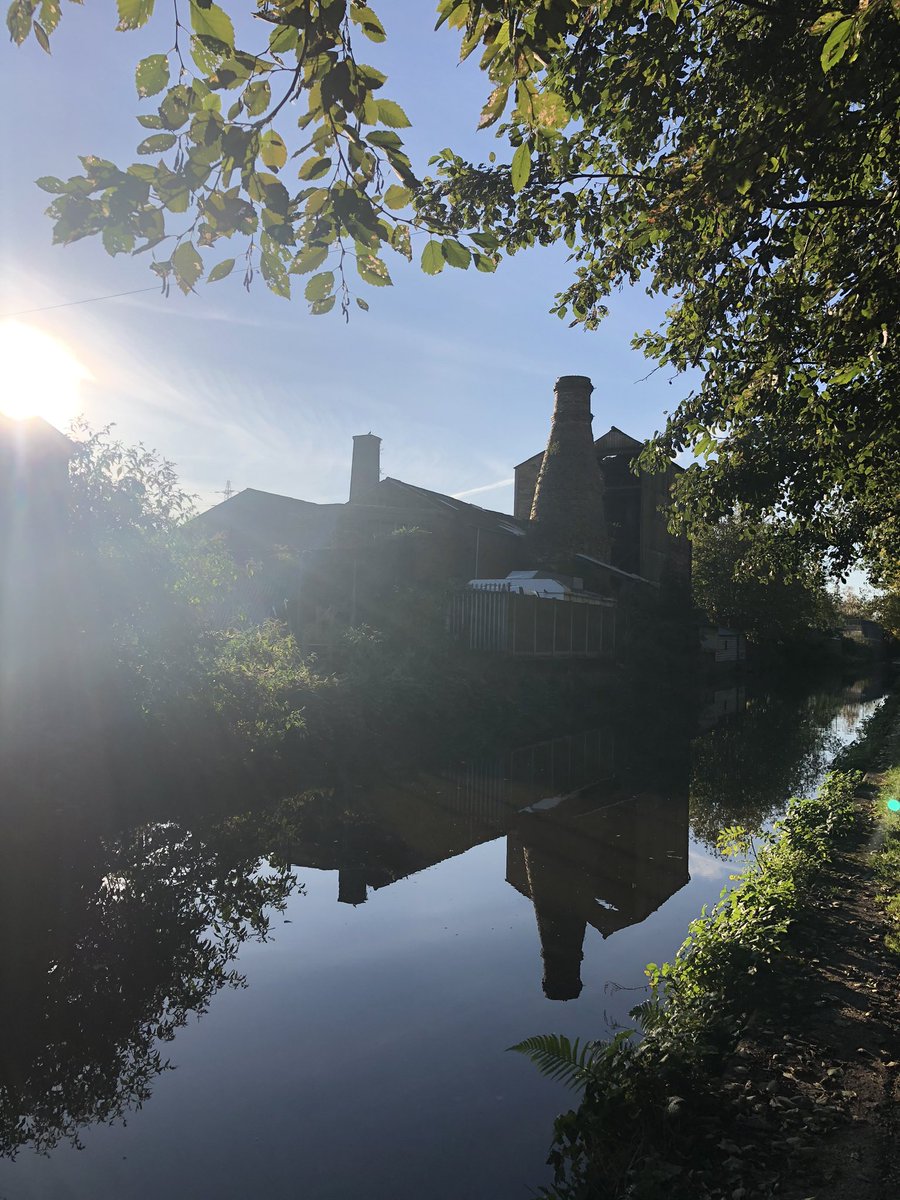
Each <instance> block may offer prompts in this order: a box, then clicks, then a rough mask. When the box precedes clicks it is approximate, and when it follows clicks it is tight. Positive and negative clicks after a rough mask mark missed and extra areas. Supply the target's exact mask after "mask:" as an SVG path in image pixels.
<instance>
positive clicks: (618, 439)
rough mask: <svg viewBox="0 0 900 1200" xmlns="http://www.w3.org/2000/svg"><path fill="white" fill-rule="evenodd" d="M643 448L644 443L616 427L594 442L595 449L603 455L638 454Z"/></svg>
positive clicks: (610, 428) (611, 427) (612, 426)
mask: <svg viewBox="0 0 900 1200" xmlns="http://www.w3.org/2000/svg"><path fill="white" fill-rule="evenodd" d="M643 446H644V443H643V442H639V441H638V440H637V438H633V437H632V436H631V435H630V434H628V433H623V432H622V430H621V429H619V428H618V427H617V426H615V425H611V426H610V427H609V429H608V430H607V431H606V433H604V434H603V435H602V437H598V438H597V439H596V441H595V442H594V449H595V450H599V451H600V453H601V454H625V453H630V454H636V453H637V452H638V450H642V449H643Z"/></svg>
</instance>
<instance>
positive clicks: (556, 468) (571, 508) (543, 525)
mask: <svg viewBox="0 0 900 1200" xmlns="http://www.w3.org/2000/svg"><path fill="white" fill-rule="evenodd" d="M593 390H594V388H593V385H592V384H591V381H590V379H588V377H587V375H561V376H560V377H559V379H557V381H556V387H555V389H554V392H555V397H556V403H555V405H554V408H553V420H552V422H551V425H550V438H549V441H548V442H547V449H546V450H545V451H544V459H543V462H542V463H541V470H540V474H539V475H538V480H537V486H536V487H535V490H534V503H533V505H532V508H531V528H532V534H533V540H534V545H535V549H536V551H537V552H538V554H539V555H540V556H541V558H542V559H544V560H545V561H547V562H554V561H560V562H561V561H564V560H566V559H568V558H571V556H572V555H573V554H589V555H591V557H593V558H599V559H601V560H602V561H603V562H606V561H608V558H609V535H608V533H607V528H606V514H605V511H604V506H603V476H602V474H601V473H600V467H599V466H598V464H597V454H596V451H595V450H594V435H593V431H592V429H591V421H592V419H593V418H592V413H591V392H592V391H593Z"/></svg>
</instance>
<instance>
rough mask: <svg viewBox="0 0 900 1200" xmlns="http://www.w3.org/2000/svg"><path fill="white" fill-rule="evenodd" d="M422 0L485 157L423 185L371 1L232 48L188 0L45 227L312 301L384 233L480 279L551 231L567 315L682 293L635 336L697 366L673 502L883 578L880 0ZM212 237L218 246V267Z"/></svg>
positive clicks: (884, 77)
mask: <svg viewBox="0 0 900 1200" xmlns="http://www.w3.org/2000/svg"><path fill="white" fill-rule="evenodd" d="M118 7H119V24H118V28H119V29H121V30H124V31H127V30H129V29H134V28H137V27H139V26H141V25H144V24H145V23H146V22H147V21H149V20H150V18H151V16H152V15H153V0H118ZM234 7H235V9H236V10H238V9H239V8H241V7H242V6H239V5H235V6H234ZM437 12H438V23H439V24H441V23H447V24H449V25H450V26H452V27H453V28H454V29H456V30H458V31H459V35H460V39H461V53H462V55H463V57H467V56H468V55H470V54H472V53H475V52H478V53H479V54H480V63H481V67H482V69H483V70H484V72H485V73H486V75H487V77H488V89H489V95H488V98H487V100H486V103H485V106H484V108H483V110H482V112H481V114H480V119H479V124H480V125H481V126H482V127H485V128H486V127H488V126H496V130H497V133H498V136H499V138H500V139H501V145H500V147H499V152H498V154H497V155H489V156H486V157H487V158H488V161H487V162H485V163H481V164H474V163H470V162H467V161H465V160H464V159H463V158H462V157H460V156H459V155H457V154H454V153H453V152H452V151H451V150H449V149H447V150H443V151H441V152H440V153H439V154H437V155H436V156H435V158H433V159H432V161H431V163H430V170H431V175H430V176H428V175H424V174H421V173H417V172H416V170H414V168H413V165H412V163H411V161H410V159H409V157H408V155H407V153H406V151H405V149H404V144H403V141H402V138H401V135H400V133H399V132H398V130H402V129H403V128H405V127H406V126H408V125H409V119H408V117H407V115H406V113H405V112H404V110H403V108H402V107H400V105H399V104H397V102H396V101H394V100H392V99H389V98H388V97H387V96H386V95H385V94H384V85H385V83H386V82H387V81H386V79H385V76H384V74H383V73H382V72H380V71H379V70H378V69H377V68H376V67H374V66H369V65H367V64H366V63H364V62H363V60H362V58H361V57H360V54H361V50H360V47H361V46H365V45H366V43H367V42H369V43H376V44H377V43H380V42H382V41H384V39H385V37H386V36H387V35H386V32H385V28H384V26H383V25H382V23H381V21H380V20H379V18H378V17H377V15H376V14H375V12H374V10H373V9H372V8H371V7H370V6H369V5H368V4H366V3H364V2H362V0H283V2H281V3H270V2H268V0H266V2H265V3H261V4H259V5H258V6H257V7H254V6H253V5H251V6H250V9H249V10H248V15H252V16H254V17H256V18H258V20H257V21H255V22H253V23H252V24H251V25H250V26H249V28H250V29H251V30H255V31H260V30H263V29H265V30H267V31H268V32H267V33H266V34H264V35H261V34H259V33H258V34H257V39H258V44H255V45H253V46H252V48H250V49H247V48H245V46H249V45H250V42H252V40H253V39H252V37H251V38H250V39H249V41H246V42H244V38H245V36H247V35H245V32H244V30H245V26H246V22H243V23H242V22H240V21H239V22H238V27H239V29H240V31H241V36H240V39H239V38H237V37H236V35H235V24H234V22H233V20H232V17H231V16H230V15H229V14H228V13H227V12H226V10H225V9H224V8H222V7H220V6H219V5H218V4H216V3H214V2H212V0H188V3H186V4H184V5H182V7H181V8H178V7H176V9H175V13H174V17H173V16H172V15H171V12H169V13H167V14H166V15H165V16H163V15H158V16H157V18H156V20H157V22H158V23H159V24H160V27H161V28H165V25H166V23H167V22H168V28H169V29H170V30H171V29H172V25H173V22H174V37H173V44H172V45H171V48H170V49H168V50H166V49H165V48H163V50H162V51H161V52H160V53H157V54H152V55H150V56H149V57H147V58H144V59H143V60H142V61H141V62H140V63H139V64H138V65H137V70H136V76H135V83H136V88H137V92H138V95H139V97H141V98H142V99H147V100H148V101H149V105H150V111H146V112H144V113H142V114H141V115H140V116H139V117H138V120H139V122H140V123H141V125H142V126H143V127H144V130H145V132H146V136H145V137H144V138H143V140H142V141H141V143H140V145H139V146H138V153H139V155H140V156H141V159H142V161H139V162H136V163H133V164H131V165H129V166H127V167H125V168H120V167H118V166H115V165H114V164H113V163H110V162H107V161H104V160H101V159H98V158H91V157H88V158H85V159H83V160H82V164H83V173H82V174H80V175H76V176H73V177H72V178H70V179H68V180H63V179H56V178H50V177H48V178H44V179H42V180H40V181H39V182H40V184H41V186H42V187H44V188H45V190H47V191H49V192H50V193H52V194H54V195H55V197H56V198H55V199H54V201H53V203H52V204H51V206H50V209H49V212H50V215H51V217H52V219H53V221H54V236H55V238H56V240H58V241H60V242H68V241H72V240H75V239H77V238H81V237H86V236H93V235H97V236H100V237H101V238H102V240H103V243H104V245H105V247H106V249H107V250H108V251H109V252H110V253H112V254H117V253H140V252H142V251H150V253H151V255H152V258H151V267H152V269H153V270H154V271H155V272H156V274H157V275H158V276H159V277H160V278H161V281H162V284H163V286H164V287H165V288H168V287H169V285H170V283H171V282H172V281H174V282H175V283H177V284H178V286H180V287H181V288H182V289H184V290H185V291H189V290H191V289H192V288H194V287H195V285H196V284H197V283H198V282H199V281H200V280H201V278H203V276H204V274H205V275H206V278H207V279H208V280H209V281H212V282H214V281H216V280H218V279H222V278H224V277H225V276H226V275H228V274H229V273H230V272H231V271H232V270H233V269H234V268H235V265H236V263H237V261H238V256H239V255H240V256H241V262H242V270H243V273H244V282H245V284H246V285H247V286H248V287H249V286H250V283H251V282H252V280H253V278H254V276H255V275H256V273H257V272H259V273H261V275H262V276H263V279H264V280H265V282H266V284H267V285H268V286H269V287H270V288H271V289H272V290H273V291H275V292H276V293H278V294H279V295H283V296H287V295H289V294H290V290H291V284H292V281H293V279H294V278H296V277H297V276H300V277H304V276H308V277H309V278H308V280H307V281H306V283H305V285H304V293H305V296H306V299H307V300H308V302H309V303H310V306H311V309H312V311H313V312H314V313H325V312H328V311H331V310H332V309H334V308H336V307H337V308H339V309H340V310H341V311H343V312H344V313H345V314H346V313H347V312H348V311H349V308H350V305H351V303H352V300H353V299H354V296H353V295H352V293H351V283H352V281H353V278H354V277H353V272H352V269H351V268H352V266H353V264H354V263H355V268H356V275H357V276H358V277H359V279H360V280H361V281H362V282H364V283H366V284H369V285H371V286H374V287H380V286H385V285H387V284H389V283H390V282H391V280H390V274H389V270H388V266H387V263H386V261H385V260H386V252H387V251H393V252H395V253H399V254H401V255H403V256H404V257H406V258H412V256H413V237H414V236H416V235H417V234H421V239H422V240H423V242H424V244H423V245H422V247H421V251H420V262H421V266H422V268H423V270H424V271H426V272H427V273H430V274H436V273H437V272H439V271H441V270H443V268H444V267H445V266H446V265H450V266H453V267H458V268H466V267H469V266H470V265H472V264H474V265H475V266H476V267H477V268H478V269H480V270H483V271H493V270H494V269H495V267H496V265H497V263H498V262H499V259H500V256H501V254H502V253H504V252H505V253H515V252H517V251H520V250H522V249H525V248H527V247H530V246H532V245H535V244H549V243H555V242H559V241H562V242H564V243H565V244H566V245H567V246H568V247H569V248H570V250H571V260H572V262H573V270H574V275H573V279H572V282H571V283H570V284H569V286H568V287H567V288H566V289H565V290H564V291H563V292H562V293H561V294H560V295H558V296H557V297H556V300H555V302H554V311H556V312H557V313H558V314H559V316H560V317H562V318H565V319H567V320H569V321H571V322H572V323H573V324H580V325H582V326H584V327H585V328H587V329H592V328H594V327H595V326H596V325H597V324H598V322H599V321H600V320H601V319H602V318H603V316H604V315H605V313H606V306H607V302H608V301H609V298H610V296H611V295H612V294H613V293H615V292H616V290H617V289H619V288H621V287H622V286H623V285H625V284H635V283H641V284H643V285H644V286H645V287H646V288H647V289H648V290H649V291H650V292H651V293H660V294H663V295H665V296H666V297H667V298H668V300H669V301H670V305H671V306H670V308H669V309H668V312H667V315H666V317H665V319H664V321H663V323H662V325H661V327H660V328H659V329H657V330H650V331H647V332H646V333H643V334H641V335H639V336H637V337H636V339H635V344H636V345H637V346H638V347H640V348H641V349H642V350H643V351H644V352H645V353H646V354H647V355H648V356H649V357H650V358H651V360H653V361H655V362H656V364H657V366H658V367H659V368H662V369H665V370H668V371H671V372H672V373H673V375H679V374H682V373H684V372H688V371H690V370H691V369H696V370H697V371H699V372H700V382H699V384H698V385H697V386H695V387H693V388H692V389H691V390H689V391H688V392H687V394H686V395H684V396H683V398H682V399H681V401H680V403H679V404H678V406H677V407H676V408H674V409H673V411H672V413H671V414H670V415H668V420H667V423H666V425H665V427H664V429H662V430H661V431H660V433H659V434H658V435H657V436H656V437H655V438H654V439H653V441H652V442H651V445H650V446H649V448H648V449H647V451H646V452H645V455H644V463H645V465H651V466H652V465H658V464H659V463H660V462H661V461H662V460H667V459H668V458H669V457H670V456H671V455H672V454H675V453H678V452H680V451H684V450H687V449H692V450H693V451H694V452H695V453H696V454H698V455H699V459H700V460H701V461H698V462H697V463H695V464H694V465H692V466H691V467H689V469H688V470H687V471H686V472H685V473H684V474H683V475H682V476H681V477H680V479H679V481H678V485H677V488H676V491H675V496H674V500H675V504H674V510H673V512H674V519H675V520H686V521H687V522H688V523H689V524H693V525H694V526H695V527H697V526H702V525H704V524H708V523H710V522H713V521H715V520H716V519H718V518H719V517H721V516H722V515H724V514H727V513H729V512H730V511H731V510H732V509H733V507H734V505H735V504H736V503H740V504H741V506H742V511H743V512H744V513H745V514H746V515H747V516H748V517H750V518H753V519H756V520H766V521H769V522H771V523H774V524H776V525H777V526H779V528H780V529H782V530H784V531H785V532H787V533H789V534H790V535H791V536H793V537H795V538H797V539H798V540H800V541H802V542H803V543H804V547H805V549H806V550H807V551H809V552H810V553H817V554H820V555H824V556H826V557H827V559H828V560H829V562H830V564H831V566H832V567H833V568H834V569H835V570H837V571H841V570H843V569H845V568H846V567H847V566H848V565H849V564H850V563H852V562H854V561H855V560H857V559H858V558H860V557H863V558H866V559H867V560H868V561H869V563H870V564H871V565H872V567H873V569H874V570H875V572H876V574H877V573H878V571H883V570H889V569H890V566H891V564H892V562H893V561H894V560H895V558H896V557H897V547H898V545H900V516H898V497H900V453H898V451H900V421H898V417H900V400H898V396H900V386H898V385H900V372H898V365H897V352H896V347H895V314H896V311H897V307H898V300H900V250H898V238H897V232H896V231H897V228H898V225H900V211H898V208H900V205H898V193H897V162H898V141H900V123H898V120H897V117H898V109H900V72H898V71H897V65H896V64H897V62H898V61H900V3H898V0H862V2H861V3H859V5H858V7H857V4H856V0H849V2H848V0H805V2H804V0H784V2H781V3H776V2H775V0H735V3H732V4H723V3H721V0H683V2H681V0H601V2H599V3H598V2H597V0H461V2H460V0H440V3H439V4H438V5H437ZM237 15H245V14H244V13H239V14H237ZM59 18H60V6H59V2H58V0H13V3H12V4H11V6H10V8H9V16H8V23H9V28H10V32H11V34H12V37H13V39H14V40H15V41H16V42H22V41H24V40H25V39H26V38H27V37H29V36H31V35H32V34H33V35H34V36H35V37H36V38H37V39H38V40H39V41H40V42H41V44H42V45H44V46H45V48H46V47H47V46H48V44H49V38H50V35H51V34H52V33H53V30H54V29H55V28H56V25H57V23H58V21H59ZM167 36H171V35H167ZM239 42H242V43H243V44H239ZM486 90H487V89H486ZM154 109H155V111H153V110H154ZM297 177H299V179H298V178H297ZM220 241H221V242H224V243H226V244H227V247H228V254H229V257H227V258H224V259H223V260H222V261H219V262H218V263H216V264H215V265H214V266H211V267H210V266H209V264H208V263H207V262H206V261H205V258H204V256H205V255H207V254H208V252H209V251H210V250H211V249H212V248H213V247H214V246H215V245H216V244H217V243H218V242H220ZM236 246H237V249H236ZM417 252H418V247H417ZM355 299H356V301H357V303H359V304H360V305H361V306H362V307H363V308H365V307H366V306H367V304H366V301H365V300H364V299H363V297H362V296H356V297H355Z"/></svg>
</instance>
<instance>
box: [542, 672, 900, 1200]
mask: <svg viewBox="0 0 900 1200" xmlns="http://www.w3.org/2000/svg"><path fill="white" fill-rule="evenodd" d="M847 757H848V759H852V760H853V761H854V763H855V764H857V765H865V766H867V767H869V773H868V774H867V776H866V777H865V780H863V778H862V776H861V775H860V774H859V773H858V772H855V773H847V772H845V773H843V774H838V775H835V776H833V777H832V778H831V781H830V783H829V784H828V785H827V786H826V788H825V789H823V791H822V792H820V796H819V798H818V799H816V800H813V801H800V802H794V803H793V804H792V806H791V809H790V810H789V812H788V814H787V816H786V818H785V821H784V822H782V824H781V827H780V829H779V830H778V832H777V835H776V836H775V837H774V838H767V837H765V836H763V837H762V838H761V839H755V840H754V842H753V844H752V845H749V844H748V842H747V840H746V839H745V838H744V837H743V836H742V835H741V834H739V833H738V832H737V831H730V834H729V837H728V838H727V839H726V840H729V841H730V842H731V845H732V848H733V849H738V850H740V849H746V850H748V851H749V857H750V859H751V864H752V865H751V866H750V868H748V870H747V872H746V874H745V875H744V876H743V879H742V886H741V887H740V888H739V890H737V891H736V892H733V893H731V894H730V895H729V897H728V898H727V899H726V900H723V901H722V902H721V903H720V905H719V906H717V909H716V910H714V912H713V914H711V915H710V916H709V917H702V918H701V919H700V920H699V921H697V922H694V924H693V925H692V927H691V931H690V935H689V938H688V940H687V941H686V942H685V944H684V946H683V947H682V948H681V950H680V951H679V954H678V956H677V957H676V960H675V961H674V963H672V964H667V965H664V966H663V967H661V968H655V967H653V966H652V965H651V967H650V968H648V975H649V976H650V979H651V984H652V985H653V986H654V994H653V996H651V999H650V1001H648V1002H646V1003H645V1004H643V1005H641V1006H639V1008H638V1009H636V1010H634V1012H633V1013H632V1016H633V1017H635V1018H636V1019H638V1020H639V1021H640V1023H641V1024H642V1025H643V1027H644V1031H645V1036H644V1038H643V1041H642V1042H641V1043H640V1045H639V1046H637V1048H635V1047H634V1040H635V1039H628V1038H627V1037H622V1038H620V1040H618V1041H617V1042H616V1043H613V1044H612V1045H610V1046H604V1047H599V1046H598V1047H597V1048H594V1049H592V1050H591V1051H589V1052H588V1054H587V1055H584V1052H582V1056H581V1063H580V1068H579V1069H574V1070H570V1071H569V1072H566V1071H564V1070H561V1069H560V1067H559V1064H560V1063H561V1062H562V1061H563V1060H565V1059H566V1058H567V1057H568V1058H570V1059H571V1058H573V1057H574V1056H573V1055H572V1054H571V1052H570V1051H569V1049H568V1048H567V1047H565V1046H560V1045H558V1044H557V1045H555V1046H554V1045H551V1044H549V1040H547V1041H545V1042H544V1044H543V1045H540V1044H539V1040H538V1039H535V1040H534V1041H535V1044H534V1045H532V1046H530V1047H529V1049H530V1051H531V1054H532V1057H533V1058H535V1060H536V1061H537V1062H538V1063H539V1065H542V1066H544V1067H545V1069H547V1070H550V1071H552V1070H553V1069H554V1063H555V1064H556V1073H557V1074H558V1075H560V1076H561V1077H566V1075H567V1074H568V1076H569V1077H570V1078H573V1079H576V1080H577V1079H579V1078H580V1081H581V1082H582V1084H584V1085H585V1094H584V1100H583V1102H582V1104H581V1106H580V1107H579V1108H578V1109H577V1110H576V1111H574V1112H571V1113H568V1114H566V1115H564V1116H563V1117H560V1118H559V1119H558V1120H557V1123H556V1140H555V1142H554V1146H553V1149H552V1151H551V1156H550V1162H551V1163H552V1164H553V1165H554V1167H555V1169H556V1185H555V1188H554V1189H553V1190H552V1191H550V1192H549V1193H548V1195H551V1196H554V1197H558V1198H559V1200H607V1198H610V1200H613V1198H616V1197H626V1196H628V1197H632V1196H634V1197H638V1196H639V1197H642V1198H643V1200H651V1198H655V1197H663V1196H665V1197H666V1198H667V1200H674V1198H675V1197H685V1200H687V1197H691V1198H693V1197H708V1198H709V1200H720V1198H721V1200H756V1198H757V1197H759V1198H764V1197H769V1196H779V1197H788V1198H789V1200H811V1198H813V1197H815V1200H844V1198H845V1197H846V1198H847V1200H849V1197H851V1196H853V1197H862V1200H888V1197H890V1198H891V1200H893V1197H895V1196H896V1195H897V1194H898V1193H900V1172H898V1165H897V1153H896V1147H897V1146H898V1144H900V1121H898V1115H897V1114H898V1100H900V938H898V932H900V911H898V910H900V815H898V814H896V813H891V812H890V810H889V809H888V807H887V803H886V802H887V799H888V798H889V796H891V795H894V796H895V795H896V790H892V789H895V788H896V785H897V784H898V783H900V765H898V764H900V702H898V697H896V696H894V697H892V698H890V699H889V700H888V701H887V702H886V704H885V706H883V709H882V712H881V713H880V714H878V716H877V717H876V718H875V719H874V720H873V722H872V724H871V727H870V729H869V730H868V731H867V734H866V735H865V736H864V738H863V739H862V740H861V741H860V743H859V744H858V745H857V746H855V747H854V748H853V751H852V753H851V754H850V755H848V756H847Z"/></svg>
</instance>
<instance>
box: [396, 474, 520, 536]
mask: <svg viewBox="0 0 900 1200" xmlns="http://www.w3.org/2000/svg"><path fill="white" fill-rule="evenodd" d="M395 488H401V489H402V490H403V491H404V492H406V493H408V494H409V495H410V497H411V498H415V499H417V500H418V501H420V502H421V503H422V505H423V506H424V507H426V508H429V509H432V510H437V511H438V512H443V513H445V514H447V515H450V514H452V515H454V516H456V517H459V518H462V519H464V520H465V521H466V522H467V523H468V524H470V525H474V526H476V527H477V528H479V529H491V530H494V531H495V532H497V533H507V534H512V535H513V536H515V537H522V536H524V534H525V529H526V525H527V522H524V521H520V520H519V519H518V518H517V517H514V516H513V515H512V514H511V513H501V512H495V511H494V510H493V509H490V508H481V507H479V505H477V504H469V503H468V502H467V501H465V500H457V498H456V497H455V496H445V495H444V493H443V492H433V491H431V490H430V489H429V488H423V487H418V486H417V485H416V484H414V483H404V482H403V480H402V479H392V478H391V477H390V476H388V478H386V479H382V480H381V482H380V483H379V484H378V487H377V488H376V489H375V491H374V493H373V496H377V495H378V493H379V492H381V493H382V494H383V495H388V494H389V493H390V491H391V490H392V489H395Z"/></svg>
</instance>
